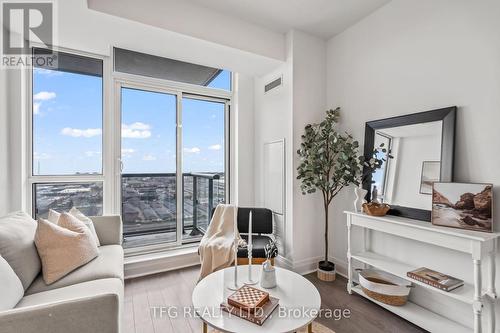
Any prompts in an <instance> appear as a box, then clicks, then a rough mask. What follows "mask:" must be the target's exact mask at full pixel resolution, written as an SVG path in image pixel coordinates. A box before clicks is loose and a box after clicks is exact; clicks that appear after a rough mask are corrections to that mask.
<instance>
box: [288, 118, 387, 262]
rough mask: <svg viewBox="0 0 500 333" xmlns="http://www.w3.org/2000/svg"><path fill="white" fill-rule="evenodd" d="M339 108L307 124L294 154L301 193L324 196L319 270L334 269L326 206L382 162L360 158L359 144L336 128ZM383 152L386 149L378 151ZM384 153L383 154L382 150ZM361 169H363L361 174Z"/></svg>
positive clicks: (358, 183) (375, 159)
mask: <svg viewBox="0 0 500 333" xmlns="http://www.w3.org/2000/svg"><path fill="white" fill-rule="evenodd" d="M339 117H340V108H336V109H335V110H331V109H330V110H328V111H326V118H325V119H324V120H323V121H322V122H320V123H318V124H308V125H306V127H305V129H304V134H303V135H302V143H301V144H300V149H298V150H297V154H298V155H299V157H300V164H299V166H298V167H297V172H298V175H297V179H299V180H300V181H301V190H302V194H311V193H315V192H316V191H319V192H321V194H322V196H323V206H324V210H325V257H324V261H322V262H320V268H322V269H324V270H333V268H334V265H333V263H330V262H329V261H328V207H329V206H330V204H331V202H332V200H333V199H334V198H335V196H337V194H339V192H340V191H341V190H342V189H343V188H344V187H346V186H349V185H351V184H354V185H356V186H359V185H360V184H361V182H362V181H363V179H364V178H365V177H366V176H367V175H368V174H371V173H373V172H374V171H375V170H376V169H378V168H380V167H381V166H382V163H383V160H382V159H379V158H377V154H376V153H377V151H378V149H375V150H374V154H373V157H372V158H370V159H369V160H366V161H365V158H364V157H363V156H360V155H359V143H358V141H356V140H354V138H353V137H352V135H351V134H349V133H347V132H340V131H339V130H338V129H337V127H338V126H337V125H338V121H339ZM381 149H385V148H381ZM384 152H385V151H384ZM363 166H366V168H365V172H363Z"/></svg>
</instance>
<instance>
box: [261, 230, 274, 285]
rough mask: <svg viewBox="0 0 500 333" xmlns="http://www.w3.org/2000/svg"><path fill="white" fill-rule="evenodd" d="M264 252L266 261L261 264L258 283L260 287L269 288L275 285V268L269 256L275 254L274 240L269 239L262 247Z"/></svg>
mask: <svg viewBox="0 0 500 333" xmlns="http://www.w3.org/2000/svg"><path fill="white" fill-rule="evenodd" d="M264 252H265V253H266V261H264V263H263V264H262V273H261V278H260V285H261V286H262V288H267V289H270V288H274V287H276V269H275V268H274V266H273V265H272V264H271V258H273V257H274V256H276V254H277V247H276V241H275V240H272V241H270V242H269V244H267V245H266V246H265V247H264Z"/></svg>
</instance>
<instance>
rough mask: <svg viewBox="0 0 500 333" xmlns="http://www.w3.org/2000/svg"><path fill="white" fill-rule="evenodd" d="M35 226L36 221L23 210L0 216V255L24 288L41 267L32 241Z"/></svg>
mask: <svg viewBox="0 0 500 333" xmlns="http://www.w3.org/2000/svg"><path fill="white" fill-rule="evenodd" d="M36 227H37V223H36V221H35V220H33V219H32V218H31V217H30V216H29V215H28V214H26V213H23V212H15V213H11V214H8V215H6V216H4V217H1V218H0V255H1V256H2V257H4V259H5V260H6V261H7V262H8V263H9V265H10V267H12V269H13V270H14V272H15V273H16V275H17V276H18V277H19V279H20V280H21V283H22V284H23V288H24V290H26V289H27V288H28V287H29V285H30V284H31V282H33V280H34V279H35V278H36V277H37V275H38V274H39V273H40V269H41V267H42V266H41V263H40V258H39V257H38V252H37V250H36V247H35V241H34V239H35V232H36Z"/></svg>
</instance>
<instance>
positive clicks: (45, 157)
mask: <svg viewBox="0 0 500 333" xmlns="http://www.w3.org/2000/svg"><path fill="white" fill-rule="evenodd" d="M51 157H52V156H50V155H49V154H47V153H37V152H35V153H33V158H34V159H35V160H48V159H49V158H51Z"/></svg>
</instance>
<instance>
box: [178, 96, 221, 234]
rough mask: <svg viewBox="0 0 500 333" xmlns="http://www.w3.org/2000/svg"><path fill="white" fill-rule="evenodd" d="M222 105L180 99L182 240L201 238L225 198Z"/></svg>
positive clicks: (185, 98)
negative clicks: (212, 212) (218, 205)
mask: <svg viewBox="0 0 500 333" xmlns="http://www.w3.org/2000/svg"><path fill="white" fill-rule="evenodd" d="M225 123H226V103H225V102H224V101H221V100H217V99H209V98H206V97H199V96H189V97H184V98H183V99H182V145H183V149H182V154H183V157H182V161H183V163H182V173H183V212H184V214H183V240H188V241H189V240H190V241H194V240H197V239H198V238H199V237H201V236H202V235H203V233H204V232H205V231H206V229H207V226H208V223H209V222H210V217H211V215H210V213H211V210H212V209H213V208H214V207H215V206H217V204H219V203H223V202H225V195H226V188H225V184H226V181H225V179H226V177H225V176H226V172H225V170H226V163H225V156H226V131H225V127H226V124H225Z"/></svg>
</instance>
